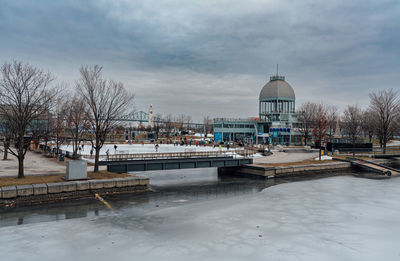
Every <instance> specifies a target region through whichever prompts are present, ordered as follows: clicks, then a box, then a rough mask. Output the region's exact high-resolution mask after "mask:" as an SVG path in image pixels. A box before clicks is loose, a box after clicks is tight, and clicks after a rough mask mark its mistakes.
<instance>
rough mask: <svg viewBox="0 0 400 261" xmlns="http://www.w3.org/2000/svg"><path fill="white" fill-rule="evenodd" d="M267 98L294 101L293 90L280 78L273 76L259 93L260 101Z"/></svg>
mask: <svg viewBox="0 0 400 261" xmlns="http://www.w3.org/2000/svg"><path fill="white" fill-rule="evenodd" d="M268 98H289V99H296V96H295V95H294V90H293V88H292V86H290V85H289V84H288V83H287V82H286V81H285V78H284V77H282V76H273V77H271V80H270V81H269V82H268V83H267V84H266V85H264V87H263V88H262V90H261V92H260V98H259V99H260V100H264V99H268Z"/></svg>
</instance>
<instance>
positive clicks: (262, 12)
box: [0, 0, 400, 121]
mask: <svg viewBox="0 0 400 261" xmlns="http://www.w3.org/2000/svg"><path fill="white" fill-rule="evenodd" d="M12 60H22V61H24V62H29V63H30V64H32V65H35V66H37V67H40V68H43V69H46V70H50V71H51V72H52V73H54V75H55V76H56V77H57V81H59V82H67V83H69V84H70V86H71V87H72V86H73V83H74V81H75V80H76V79H77V78H78V77H79V73H78V70H79V67H80V66H81V65H92V64H100V65H102V66H103V68H104V69H103V70H104V74H105V76H106V77H107V78H110V79H115V80H119V81H122V82H123V83H124V84H125V86H126V88H128V89H129V90H131V91H132V92H134V93H135V95H136V96H135V106H136V109H137V110H147V109H148V106H149V104H153V107H154V110H155V112H156V113H157V112H160V113H163V114H168V113H172V114H175V115H177V114H181V113H184V114H190V115H191V116H192V117H193V119H195V120H196V121H201V119H202V118H203V116H206V115H210V116H212V117H222V116H224V117H247V116H257V113H258V95H259V92H260V90H261V88H262V87H263V85H264V84H265V83H266V82H268V80H269V76H270V75H273V74H275V73H276V64H277V63H279V68H280V70H279V71H280V74H283V75H285V76H286V80H287V81H288V82H289V83H290V84H291V85H292V87H293V88H294V90H295V93H296V98H297V104H298V105H299V104H301V103H302V102H304V101H315V102H324V103H329V104H336V105H338V106H339V107H344V106H345V105H346V104H355V103H357V104H358V105H360V106H366V105H367V103H368V93H369V92H371V91H378V90H381V89H387V88H394V89H400V84H399V83H400V73H399V72H400V1H397V0H393V1H390V0H376V1H372V0H352V1H348V0H343V1H334V0H332V1H321V0H301V1H295V0H265V1H257V0H246V1H233V0H210V1H209V0H202V1H182V0H180V1H173V0H171V1H162V0H157V1H156V0H154V1H153V0H146V1H143V0H140V1H135V0H113V1H101V0H92V1H81V0H71V1H69V0H65V1H54V0H31V1H26V0H18V1H15V0H0V63H4V62H5V61H12Z"/></svg>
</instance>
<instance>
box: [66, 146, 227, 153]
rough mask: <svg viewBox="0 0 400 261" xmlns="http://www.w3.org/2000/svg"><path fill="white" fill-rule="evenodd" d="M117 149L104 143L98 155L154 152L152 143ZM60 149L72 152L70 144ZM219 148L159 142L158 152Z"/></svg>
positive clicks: (85, 151) (88, 151)
mask: <svg viewBox="0 0 400 261" xmlns="http://www.w3.org/2000/svg"><path fill="white" fill-rule="evenodd" d="M116 145H117V150H115V149H114V144H107V145H104V146H103V147H102V148H101V150H100V155H106V151H107V150H108V152H109V154H110V155H111V154H134V153H156V150H155V147H154V145H153V144H144V145H141V144H132V145H129V144H116ZM60 148H61V150H64V151H69V152H72V145H63V146H61V147H60ZM90 150H91V145H89V144H87V145H85V146H84V147H83V150H81V151H80V154H81V155H90ZM218 150H219V148H218V146H216V147H215V148H213V147H210V146H207V147H203V146H195V145H192V146H180V145H178V146H174V145H173V144H159V148H158V152H160V153H162V152H195V151H218ZM221 150H226V148H221Z"/></svg>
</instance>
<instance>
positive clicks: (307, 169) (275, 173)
mask: <svg viewBox="0 0 400 261" xmlns="http://www.w3.org/2000/svg"><path fill="white" fill-rule="evenodd" d="M297 164H298V163H297ZM297 164H294V165H288V164H282V166H279V165H278V166H268V165H261V164H247V165H244V166H242V167H240V168H238V169H237V170H236V173H237V174H243V175H255V176H260V177H265V178H269V179H270V178H282V177H299V176H305V175H311V174H322V173H324V174H325V173H326V174H328V173H331V172H338V171H348V170H351V169H352V167H351V163H349V162H329V163H320V164H301V165H297Z"/></svg>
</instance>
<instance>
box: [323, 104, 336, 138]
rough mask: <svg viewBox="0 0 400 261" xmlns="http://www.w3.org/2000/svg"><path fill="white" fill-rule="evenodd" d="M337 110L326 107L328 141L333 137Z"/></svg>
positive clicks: (329, 106) (331, 106)
mask: <svg viewBox="0 0 400 261" xmlns="http://www.w3.org/2000/svg"><path fill="white" fill-rule="evenodd" d="M337 111H338V108H337V107H336V106H335V105H328V106H327V107H326V119H327V120H328V137H329V140H332V137H333V135H334V134H335V128H336V124H337V119H338V113H337Z"/></svg>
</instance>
